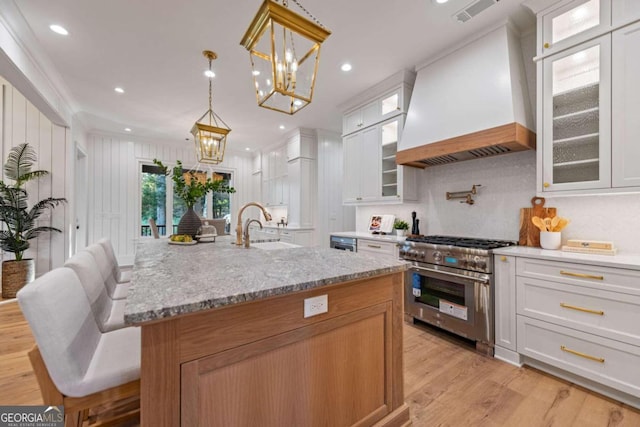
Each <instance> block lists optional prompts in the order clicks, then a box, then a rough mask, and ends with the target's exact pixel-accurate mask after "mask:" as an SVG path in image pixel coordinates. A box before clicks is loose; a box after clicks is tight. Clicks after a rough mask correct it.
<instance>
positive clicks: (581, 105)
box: [552, 46, 600, 183]
mask: <svg viewBox="0 0 640 427" xmlns="http://www.w3.org/2000/svg"><path fill="white" fill-rule="evenodd" d="M552 67H553V69H552V82H553V85H552V90H553V182H554V183H567V182H583V181H596V180H598V179H599V171H600V167H599V160H600V159H599V150H600V148H599V143H600V133H599V132H600V108H599V105H600V46H594V47H591V48H589V49H585V50H582V51H579V52H576V53H574V54H573V55H569V56H566V57H563V58H561V59H558V60H555V61H554V62H553V65H552Z"/></svg>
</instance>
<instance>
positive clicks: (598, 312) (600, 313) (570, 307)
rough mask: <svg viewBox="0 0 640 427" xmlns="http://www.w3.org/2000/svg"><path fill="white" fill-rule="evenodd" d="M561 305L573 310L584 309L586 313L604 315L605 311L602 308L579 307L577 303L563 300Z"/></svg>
mask: <svg viewBox="0 0 640 427" xmlns="http://www.w3.org/2000/svg"><path fill="white" fill-rule="evenodd" d="M560 307H562V308H569V309H571V310H577V311H584V312H585V313H591V314H597V315H599V316H604V311H602V310H591V309H588V308H582V307H577V306H575V305H570V304H565V303H563V302H561V303H560Z"/></svg>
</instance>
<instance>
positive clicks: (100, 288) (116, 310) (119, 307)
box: [64, 251, 126, 332]
mask: <svg viewBox="0 0 640 427" xmlns="http://www.w3.org/2000/svg"><path fill="white" fill-rule="evenodd" d="M64 266H65V267H68V268H70V269H72V270H73V271H74V272H75V273H76V276H78V279H80V284H81V285H82V288H83V289H84V292H85V294H87V299H88V300H89V304H90V306H91V311H92V313H93V317H94V318H95V319H96V323H97V324H98V328H100V331H102V332H109V331H113V330H115V329H120V328H124V327H125V324H124V305H125V303H126V300H124V299H115V300H114V299H111V298H109V295H108V294H107V288H106V287H105V286H104V282H103V280H102V275H101V274H100V270H99V267H98V264H97V263H96V261H95V260H94V259H93V257H92V256H91V254H90V253H89V252H86V251H80V252H78V253H77V254H75V255H74V256H72V257H71V258H69V259H68V260H67V262H65V263H64Z"/></svg>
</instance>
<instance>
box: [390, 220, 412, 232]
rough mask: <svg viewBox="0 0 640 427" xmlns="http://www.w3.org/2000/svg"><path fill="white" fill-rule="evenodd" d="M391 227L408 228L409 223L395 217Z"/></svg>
mask: <svg viewBox="0 0 640 427" xmlns="http://www.w3.org/2000/svg"><path fill="white" fill-rule="evenodd" d="M393 228H395V229H396V230H408V229H409V224H407V222H406V221H403V220H401V219H396V220H395V222H394V223H393Z"/></svg>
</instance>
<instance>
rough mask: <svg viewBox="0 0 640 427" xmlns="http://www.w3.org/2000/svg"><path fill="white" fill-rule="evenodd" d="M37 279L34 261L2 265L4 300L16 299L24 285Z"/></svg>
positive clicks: (28, 260)
mask: <svg viewBox="0 0 640 427" xmlns="http://www.w3.org/2000/svg"><path fill="white" fill-rule="evenodd" d="M35 277H36V263H35V261H34V260H33V259H23V260H21V261H15V260H12V261H4V262H3V263H2V298H15V297H16V293H17V292H18V291H19V290H20V289H22V287H23V286H24V285H26V284H27V283H29V282H33V280H34V279H35Z"/></svg>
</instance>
